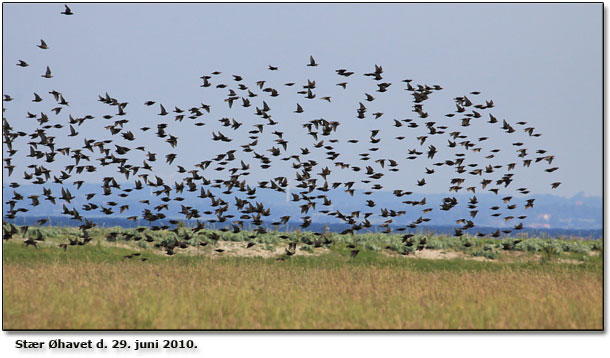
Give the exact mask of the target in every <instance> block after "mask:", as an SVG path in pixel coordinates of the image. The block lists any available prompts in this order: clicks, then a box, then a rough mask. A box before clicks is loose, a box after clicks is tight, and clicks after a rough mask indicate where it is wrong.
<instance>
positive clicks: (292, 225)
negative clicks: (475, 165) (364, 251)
mask: <svg viewBox="0 0 610 358" xmlns="http://www.w3.org/2000/svg"><path fill="white" fill-rule="evenodd" d="M40 219H48V220H49V221H48V222H47V223H46V224H45V225H44V226H79V225H81V224H82V223H81V222H79V221H75V220H72V219H71V218H69V217H65V216H21V217H18V218H16V219H10V220H9V219H6V218H3V222H4V223H12V224H16V225H30V226H34V225H35V224H36V221H38V220H40ZM88 220H90V221H91V222H93V223H95V224H96V225H97V226H98V227H102V228H108V227H114V226H120V227H124V228H135V227H139V226H149V227H150V226H153V225H157V226H162V225H169V226H170V227H174V225H172V224H170V222H169V220H171V219H164V220H158V221H156V222H154V223H149V222H147V221H145V220H138V221H137V222H133V221H130V220H127V219H126V218H117V217H114V218H107V217H95V218H88ZM178 221H181V220H179V219H178ZM183 224H184V226H186V227H194V226H196V224H197V223H196V221H195V220H190V221H183ZM225 227H226V228H230V227H231V223H230V222H225V223H213V224H209V223H208V224H206V228H209V229H221V228H225ZM263 227H264V228H265V229H266V230H268V231H274V230H276V229H277V230H278V231H282V232H291V231H295V230H297V229H300V227H299V223H297V222H290V221H289V222H288V223H287V224H285V225H278V226H277V228H276V226H275V225H272V223H271V222H270V221H269V222H264V224H263ZM325 227H326V228H327V229H328V230H329V231H331V232H335V233H340V232H342V231H343V230H345V229H348V228H350V227H351V225H348V224H342V223H327V224H325V223H312V224H311V225H310V226H309V227H307V228H306V229H305V230H302V231H312V232H322V231H323V230H324V228H325ZM255 228H256V227H255V226H253V225H244V229H246V230H253V229H255ZM390 228H392V229H393V230H392V233H398V232H397V231H396V230H395V229H396V228H397V227H393V226H392V225H390ZM497 229H498V228H495V227H478V226H477V227H476V228H474V229H470V230H466V233H467V234H470V235H475V234H477V233H485V234H489V233H492V232H494V231H496V230H497ZM383 230H385V228H382V227H380V226H378V225H373V226H372V227H370V228H368V229H363V230H360V232H361V233H365V232H382V231H383ZM403 232H404V233H426V232H429V233H432V234H441V235H453V234H454V227H453V226H449V225H422V226H421V228H418V229H417V230H406V231H403ZM603 234H604V232H603V229H533V228H523V229H522V230H520V231H519V232H518V233H516V234H513V235H512V236H527V237H542V238H550V237H560V236H561V237H582V238H587V239H601V238H603Z"/></svg>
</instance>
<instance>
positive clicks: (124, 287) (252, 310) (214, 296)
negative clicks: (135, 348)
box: [3, 259, 603, 329]
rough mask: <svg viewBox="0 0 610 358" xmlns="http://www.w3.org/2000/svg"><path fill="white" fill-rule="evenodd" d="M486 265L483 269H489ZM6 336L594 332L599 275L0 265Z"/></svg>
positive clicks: (222, 265) (220, 265)
mask: <svg viewBox="0 0 610 358" xmlns="http://www.w3.org/2000/svg"><path fill="white" fill-rule="evenodd" d="M490 265H491V264H490ZM3 269H4V272H3V275H4V280H3V285H4V287H3V297H4V303H3V313H4V315H3V316H4V321H3V328H4V329H601V328H602V319H603V315H602V274H601V271H600V272H591V271H586V270H572V269H567V268H565V267H564V266H557V267H556V268H553V269H549V270H532V269H514V270H513V269H510V268H506V269H501V270H492V271H489V270H480V271H446V270H439V271H425V270H423V271H422V270H409V269H405V268H404V267H399V266H392V265H387V266H376V265H341V266H334V265H320V266H319V267H318V266H313V265H295V264H293V263H292V262H268V261H263V260H259V259H252V260H240V261H235V262H232V261H230V260H229V261H222V260H208V261H203V260H202V261H201V262H198V263H196V264H194V263H178V262H173V261H163V262H155V263H141V262H131V261H125V262H120V263H104V262H69V263H61V262H48V263H33V264H25V263H9V264H7V263H5V264H4V266H3Z"/></svg>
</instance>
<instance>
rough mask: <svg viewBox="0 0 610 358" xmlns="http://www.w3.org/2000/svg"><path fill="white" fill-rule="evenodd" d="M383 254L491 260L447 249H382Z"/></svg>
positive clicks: (407, 256)
mask: <svg viewBox="0 0 610 358" xmlns="http://www.w3.org/2000/svg"><path fill="white" fill-rule="evenodd" d="M383 253H384V254H386V255H390V256H402V257H404V258H407V259H414V258H415V259H427V260H450V259H458V258H460V259H464V260H474V261H493V260H490V259H488V258H485V257H481V256H470V255H466V254H465V253H463V252H460V251H447V250H430V249H426V250H422V251H415V252H412V253H410V254H409V255H401V254H398V253H395V252H392V253H390V252H387V251H383Z"/></svg>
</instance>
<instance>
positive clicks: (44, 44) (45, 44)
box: [36, 39, 49, 50]
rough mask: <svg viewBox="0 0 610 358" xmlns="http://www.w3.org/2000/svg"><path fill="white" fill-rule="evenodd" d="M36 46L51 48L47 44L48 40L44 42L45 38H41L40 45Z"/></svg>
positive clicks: (44, 48)
mask: <svg viewBox="0 0 610 358" xmlns="http://www.w3.org/2000/svg"><path fill="white" fill-rule="evenodd" d="M36 46H37V47H39V48H41V49H43V50H46V49H48V48H49V46H47V43H46V42H44V40H43V39H40V45H36Z"/></svg>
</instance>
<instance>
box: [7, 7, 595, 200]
mask: <svg viewBox="0 0 610 358" xmlns="http://www.w3.org/2000/svg"><path fill="white" fill-rule="evenodd" d="M71 8H72V10H73V11H74V12H75V15H74V16H64V15H60V14H59V12H60V11H63V4H3V54H2V56H3V80H2V82H3V93H4V94H10V95H11V96H12V97H14V98H15V100H14V101H12V102H10V103H5V104H4V107H5V108H6V112H5V113H4V115H5V117H6V118H7V120H8V121H9V123H10V124H11V125H12V126H13V127H14V128H15V129H17V130H24V131H32V130H33V128H34V124H35V122H34V121H33V120H25V119H24V117H25V113H26V111H30V112H33V113H39V112H41V111H44V112H45V113H47V112H50V108H51V107H54V106H52V105H53V104H54V102H53V101H52V98H51V96H50V95H48V94H47V92H48V91H50V90H51V89H57V90H59V91H60V92H62V93H63V94H64V96H65V98H66V99H67V100H68V101H69V102H70V108H69V109H67V110H64V111H62V112H61V114H60V115H59V116H54V115H52V118H53V119H54V120H56V121H62V120H65V122H67V115H68V114H70V113H72V114H73V115H74V117H78V116H84V115H86V114H92V115H94V116H95V117H96V118H95V119H94V120H92V121H91V122H86V125H83V126H82V127H80V128H78V130H79V132H80V134H81V136H80V137H77V138H76V139H64V138H61V139H60V135H59V134H58V135H57V137H58V139H57V141H58V142H60V143H66V144H70V145H76V144H78V145H82V142H83V136H84V137H86V138H98V139H101V136H102V134H101V133H104V134H103V136H104V138H112V139H117V138H116V136H115V137H110V135H109V133H107V131H105V130H104V129H103V127H104V126H105V125H109V124H111V123H112V121H107V120H104V119H102V118H101V116H102V115H104V114H109V113H110V114H114V113H116V109H115V108H109V107H108V106H105V105H103V104H101V103H99V102H97V101H96V100H97V95H98V94H104V93H105V92H108V93H109V94H110V95H111V96H112V97H115V98H117V99H118V100H119V101H121V102H129V105H128V106H127V108H126V111H127V113H128V115H127V116H126V118H127V119H129V120H130V123H129V125H128V126H129V129H130V130H132V131H133V132H134V134H136V137H137V142H138V144H140V143H141V144H142V145H145V146H147V147H148V148H154V149H155V151H157V152H158V153H159V154H160V156H162V155H164V154H165V153H169V152H175V153H177V154H178V157H179V160H178V162H179V164H180V163H182V164H183V165H185V166H192V165H193V164H194V163H198V162H200V161H202V160H206V159H208V158H209V157H210V156H215V155H216V154H217V153H220V152H222V151H226V150H228V149H230V148H232V147H234V146H235V144H236V143H237V144H243V143H245V141H247V140H248V138H247V136H248V134H247V131H246V130H242V131H241V133H239V134H237V133H233V132H232V131H231V130H230V129H226V128H222V127H220V126H219V125H218V122H217V119H219V118H221V117H225V116H227V117H229V118H235V119H236V120H238V121H240V122H244V123H245V124H244V127H242V128H248V130H250V129H251V128H249V127H251V125H252V124H254V123H259V122H260V120H258V119H256V120H255V117H254V116H253V115H252V107H251V108H248V109H245V108H243V107H241V106H234V107H233V109H232V110H230V111H229V109H228V107H227V106H226V103H224V102H223V98H225V96H226V93H227V90H226V89H223V90H221V89H216V88H214V86H212V87H209V88H200V87H199V85H200V84H201V79H200V78H199V77H200V76H202V75H204V74H210V73H211V72H213V71H215V70H218V71H222V72H223V74H222V75H220V76H218V78H214V79H213V80H212V82H213V83H214V84H217V83H221V82H222V83H226V84H229V85H234V84H235V82H234V81H232V78H231V75H233V74H238V75H242V76H243V77H244V83H246V84H247V85H248V86H249V87H250V88H253V89H254V88H255V84H254V83H255V82H256V81H258V80H266V81H267V83H268V84H270V85H272V86H273V87H275V88H278V90H280V93H281V95H280V96H279V97H277V98H274V99H270V98H268V97H263V96H262V94H261V95H259V97H257V98H256V100H257V101H259V102H260V101H262V100H263V99H265V100H267V101H268V102H269V103H270V105H271V107H272V111H271V114H272V115H273V118H274V120H277V121H279V122H280V125H279V127H278V130H282V131H284V132H285V136H286V137H287V138H288V139H289V143H290V144H289V152H294V151H296V152H298V151H299V150H298V148H299V147H305V146H308V145H309V146H310V145H311V143H312V140H311V138H303V130H302V128H301V125H302V124H303V123H305V121H307V120H310V119H316V118H320V117H323V118H325V119H327V120H336V121H339V122H340V123H341V126H340V129H339V131H340V133H341V135H340V138H343V139H350V138H359V139H360V140H361V143H360V144H361V145H360V146H357V147H349V146H348V145H346V144H345V143H340V144H337V145H336V147H337V149H338V150H341V153H342V157H340V159H338V160H341V159H342V160H343V161H352V162H357V161H358V156H357V153H359V152H364V151H366V149H367V148H369V147H370V144H369V143H368V142H367V138H368V136H369V132H368V131H369V130H370V129H373V128H379V129H381V134H380V137H382V142H381V143H380V145H379V146H380V151H379V152H378V155H379V156H380V158H384V157H385V158H394V157H397V158H404V157H406V156H407V153H406V152H407V150H408V149H412V148H418V149H422V148H423V149H424V150H425V149H427V144H428V143H426V145H425V146H423V147H420V146H419V143H418V142H417V141H416V140H414V139H413V138H407V140H406V143H405V142H397V141H395V140H393V137H394V136H395V134H396V133H397V129H396V128H394V127H392V124H393V121H392V119H393V118H397V119H404V118H417V115H416V114H415V113H413V112H411V105H412V102H411V98H410V96H408V92H406V91H404V90H403V89H404V88H405V86H404V83H401V82H400V81H401V80H402V79H405V78H411V79H413V81H414V82H415V83H422V84H424V83H425V84H429V85H434V84H438V85H441V86H442V87H443V88H444V89H443V90H442V91H440V92H438V93H435V94H433V95H432V97H431V99H430V100H428V101H426V103H425V109H426V111H427V112H429V113H430V117H431V118H430V119H431V120H435V121H437V123H438V124H437V125H441V124H445V123H450V119H448V118H446V117H444V114H445V113H449V112H452V111H455V105H454V103H453V100H452V99H453V98H454V97H456V96H461V95H465V94H468V93H470V92H471V91H481V92H482V94H481V95H479V96H471V97H470V98H471V99H473V100H474V99H476V100H478V101H483V100H489V99H493V101H494V103H495V108H493V109H492V110H491V113H493V114H494V116H496V117H497V118H499V119H506V120H507V121H509V122H510V123H515V122H518V121H526V122H528V125H530V126H532V127H535V128H536V132H539V133H542V137H540V138H535V140H532V139H533V138H528V137H527V136H526V134H525V133H518V135H519V137H518V139H515V138H516V137H508V136H507V135H505V134H504V133H503V132H502V131H500V130H499V129H498V128H491V127H490V126H489V125H485V124H481V125H479V124H476V125H475V124H473V125H472V126H471V127H468V128H460V127H459V126H457V128H460V129H462V130H463V132H464V133H465V134H468V136H469V137H472V138H476V137H481V136H488V137H489V138H490V139H489V140H488V141H489V142H488V143H486V144H487V145H488V149H491V148H492V147H497V148H500V149H502V153H506V155H507V157H506V160H505V161H504V162H508V161H514V160H511V159H509V158H508V153H509V152H510V153H511V154H510V155H511V156H514V148H513V147H512V146H511V142H514V141H515V140H521V141H523V142H524V143H526V146H527V147H528V148H530V151H531V152H533V151H534V150H535V149H545V150H547V151H548V152H549V153H550V154H553V155H555V160H554V161H553V165H552V166H558V167H559V168H560V169H559V170H558V171H556V172H554V173H552V174H549V173H545V172H544V171H543V169H544V168H547V166H544V167H542V166H538V167H536V168H534V167H532V168H525V169H522V168H518V169H517V170H516V171H515V172H514V173H515V177H516V183H515V184H514V185H515V188H516V187H518V186H519V185H521V184H523V185H522V186H527V187H528V188H530V189H531V191H532V193H553V194H557V195H562V196H572V195H574V194H576V193H578V192H584V193H585V194H586V195H601V193H602V39H601V36H602V4H176V5H172V4H74V5H71ZM41 38H42V39H44V40H45V41H46V42H47V44H48V45H49V49H48V50H41V49H39V48H37V47H36V45H37V44H38V43H39V41H40V39H41ZM310 55H313V56H314V57H315V59H316V61H317V62H319V64H320V65H319V66H318V67H315V68H311V67H307V66H306V64H307V63H308V61H309V56H310ZM19 59H23V60H25V61H26V62H28V63H29V64H30V66H29V67H27V68H21V67H18V66H15V64H16V63H17V61H18V60H19ZM270 64H271V65H274V66H278V67H279V71H277V72H275V71H274V72H271V71H268V70H267V69H266V68H267V66H268V65H270ZM375 64H377V65H382V66H383V69H384V74H383V76H384V81H387V82H392V83H393V85H392V87H390V89H389V91H388V92H387V93H384V94H383V96H382V95H381V94H379V93H375V92H374V91H375V89H376V86H375V82H374V81H373V80H371V79H370V78H368V77H364V76H362V74H363V73H365V72H372V71H373V70H374V65H375ZM47 65H48V66H50V67H51V69H52V70H53V75H54V76H55V77H54V78H53V79H49V80H47V79H42V78H41V77H40V75H41V74H43V73H44V69H45V67H46V66H47ZM338 68H346V69H348V70H350V71H354V72H356V74H355V75H354V76H351V77H350V78H348V82H349V85H348V90H346V91H343V90H341V89H340V88H338V87H337V86H336V83H337V82H340V81H342V80H344V78H343V77H339V76H337V75H336V73H335V69H338ZM307 79H312V80H316V82H317V84H318V86H317V93H318V96H324V95H329V96H331V97H332V98H333V102H332V103H330V104H328V103H326V102H324V101H318V100H315V101H310V100H307V99H303V98H302V97H301V96H298V95H296V94H295V93H294V92H295V91H296V86H297V85H299V86H300V85H302V84H303V83H305V82H306V80H307ZM285 82H296V84H297V85H295V87H293V88H288V87H285V86H283V85H282V84H283V83H285ZM33 92H36V93H38V94H40V95H41V96H43V98H44V100H43V102H41V103H33V102H31V100H32V99H33ZM259 92H260V91H259ZM365 92H366V93H372V94H374V95H376V100H375V101H374V102H371V104H370V111H369V112H375V111H376V110H378V111H381V112H384V116H382V117H381V118H380V119H379V120H377V121H374V120H370V119H369V120H367V121H358V120H357V119H356V118H355V112H356V108H357V105H358V102H364V97H363V96H364V93H365ZM146 100H154V101H156V102H157V103H162V104H164V106H165V107H166V108H167V110H168V111H169V110H170V109H173V108H174V106H178V107H180V108H182V109H186V108H189V107H192V106H197V105H200V104H201V103H207V104H212V106H213V111H212V112H213V113H212V114H210V115H206V116H207V117H206V118H207V119H205V121H206V126H203V127H195V126H193V125H192V124H191V123H186V122H187V120H185V122H183V123H177V122H176V123H174V122H173V121H172V120H171V118H165V119H164V121H165V122H166V123H169V128H168V131H169V132H170V133H172V134H174V135H177V136H178V137H179V138H180V142H179V146H178V149H175V150H174V149H171V148H169V146H168V145H167V144H166V143H164V142H162V141H161V142H159V141H158V140H157V139H156V138H155V136H154V133H151V132H154V129H153V130H151V131H149V132H147V133H142V132H140V131H139V130H138V128H139V127H142V126H144V125H148V126H151V127H153V128H154V127H155V126H156V124H158V123H160V117H159V116H157V113H159V107H158V105H154V106H152V107H146V106H144V105H143V103H144V101H146ZM297 102H298V103H300V104H301V105H303V107H304V108H305V110H306V112H305V113H304V114H303V115H304V116H301V117H300V115H297V114H294V113H293V111H294V109H295V108H296V103H297ZM367 104H368V103H367ZM257 105H259V104H258V102H257ZM456 120H457V119H454V120H453V122H452V123H453V124H455V121H456ZM214 123H215V124H214ZM219 129H220V130H221V131H222V132H223V133H225V134H227V135H229V136H231V137H233V138H234V141H233V142H232V143H229V144H218V143H217V142H212V141H211V140H210V139H211V131H217V130H219ZM403 129H404V127H403ZM420 130H421V128H420ZM63 131H64V132H66V130H65V129H64V130H63ZM58 133H59V132H58ZM62 133H63V132H62ZM404 133H405V134H404V135H406V136H407V137H409V136H410V134H409V133H410V132H408V131H406V132H404ZM413 133H414V134H413V136H416V135H415V133H417V135H420V133H419V132H417V131H414V132H413ZM422 133H425V131H424V132H422ZM265 138H266V139H263V138H261V140H260V141H261V143H262V144H264V145H262V146H261V148H269V147H270V146H271V145H273V139H275V138H276V137H274V136H273V135H271V134H270V133H265ZM291 139H292V140H291ZM431 140H432V139H431ZM21 143H24V142H23V141H22V142H21ZM530 143H531V144H530ZM443 145H446V141H445V140H444V139H443V140H442V141H439V142H438V144H437V147H439V148H441V146H443ZM150 150H151V151H153V149H150ZM441 150H444V149H441ZM27 151H28V149H27V147H22V150H21V151H20V153H18V154H17V155H16V158H20V157H19V155H21V154H27ZM267 154H269V153H267ZM134 155H137V154H134ZM469 155H470V154H469ZM502 155H504V154H498V158H497V159H498V160H499V162H501V159H503V158H502ZM134 160H135V161H136V162H137V161H139V158H134ZM320 161H321V162H323V156H320ZM403 162H404V161H403ZM404 163H405V164H404V166H402V168H403V169H402V170H401V172H400V175H393V176H391V175H387V176H386V177H384V178H383V179H382V181H381V182H382V183H383V184H384V186H385V187H386V188H387V189H392V188H400V189H412V190H414V191H419V192H424V193H425V192H433V193H442V192H446V191H447V187H448V185H447V179H448V178H451V177H453V176H454V175H455V173H452V172H447V173H446V174H440V172H441V171H442V170H439V175H437V176H436V177H435V178H432V177H430V179H427V180H428V185H426V186H425V187H417V186H416V185H415V184H416V180H417V179H421V178H422V177H423V176H424V175H423V169H424V168H425V167H430V165H431V162H425V161H421V163H419V162H418V163H414V162H404ZM18 164H19V163H18ZM331 164H332V163H331ZM322 165H323V166H324V165H326V163H325V162H323V163H322ZM323 166H322V167H323ZM50 167H51V166H50ZM174 168H175V167H170V166H166V165H161V163H159V165H158V167H157V168H156V170H157V173H159V175H162V176H164V177H167V178H173V179H175V180H178V179H177V177H176V173H175V169H174ZM287 169H289V164H288V162H281V161H279V160H277V161H274V166H273V168H272V169H270V170H269V171H268V172H264V173H262V174H261V173H257V172H254V173H253V174H252V175H253V176H252V179H259V180H262V179H264V178H268V177H274V176H277V175H285V174H286V170H287ZM16 173H23V168H18V169H17V170H16ZM112 173H113V171H107V172H104V171H101V172H100V174H99V175H97V176H96V175H91V176H88V177H85V179H86V180H88V181H91V182H99V180H100V178H101V177H102V176H106V175H112ZM259 174H260V177H257V175H259ZM5 175H6V171H5ZM20 175H21V174H14V175H13V176H12V177H11V178H10V179H9V181H13V180H17V181H18V180H19V179H18V178H19V176H20ZM335 175H336V177H335V178H334V180H347V179H349V178H350V175H352V173H344V174H340V173H336V174H335ZM427 178H428V177H427ZM334 180H333V181H334ZM554 181H561V182H562V185H561V186H560V187H559V189H557V190H553V191H551V190H550V186H549V184H550V183H551V182H554Z"/></svg>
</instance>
